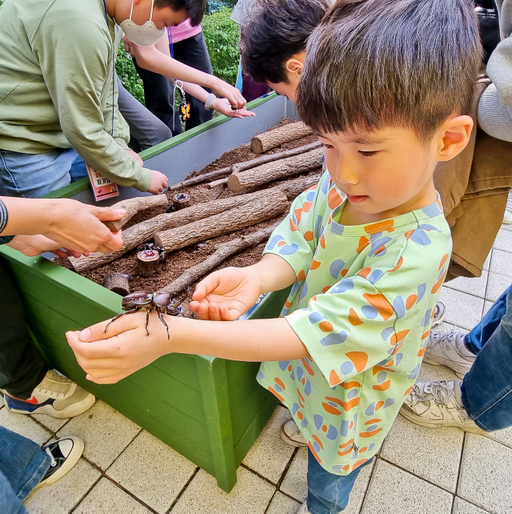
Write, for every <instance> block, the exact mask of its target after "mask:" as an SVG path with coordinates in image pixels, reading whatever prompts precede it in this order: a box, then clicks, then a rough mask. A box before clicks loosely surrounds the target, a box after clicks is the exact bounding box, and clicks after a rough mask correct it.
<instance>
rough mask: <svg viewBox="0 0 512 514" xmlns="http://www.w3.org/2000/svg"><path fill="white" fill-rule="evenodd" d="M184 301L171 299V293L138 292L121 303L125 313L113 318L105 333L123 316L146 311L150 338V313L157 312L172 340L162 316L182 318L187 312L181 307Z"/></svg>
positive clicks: (147, 331) (127, 296)
mask: <svg viewBox="0 0 512 514" xmlns="http://www.w3.org/2000/svg"><path fill="white" fill-rule="evenodd" d="M182 301H183V300H177V299H176V298H174V297H171V295H170V294H169V293H151V292H150V291H138V292H136V293H131V294H129V295H126V296H125V297H124V298H123V300H122V303H121V308H122V309H123V311H125V312H122V313H121V314H118V315H117V316H115V317H114V318H112V319H111V320H110V321H109V323H108V324H107V326H106V327H105V332H107V329H108V327H109V325H110V323H112V322H113V321H115V320H116V319H118V318H120V317H121V316H124V315H125V314H131V313H132V312H139V311H145V312H146V334H147V335H148V336H149V330H148V323H149V313H150V312H152V311H156V312H157V313H158V318H159V319H160V321H161V322H162V323H163V324H164V325H165V329H166V330H167V339H170V338H171V337H170V335H169V327H168V325H167V323H166V322H165V319H164V317H163V316H162V314H170V315H171V316H181V315H182V314H183V312H184V310H185V309H183V308H182V307H180V304H181V303H182Z"/></svg>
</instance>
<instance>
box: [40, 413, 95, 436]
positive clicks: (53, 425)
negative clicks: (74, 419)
mask: <svg viewBox="0 0 512 514" xmlns="http://www.w3.org/2000/svg"><path fill="white" fill-rule="evenodd" d="M31 416H32V417H33V418H34V419H35V420H36V421H37V422H38V423H41V425H44V426H45V427H46V428H48V430H51V431H52V432H53V433H55V434H56V433H57V432H58V431H59V430H60V429H61V428H62V427H63V426H64V425H65V424H66V423H67V422H68V421H69V419H57V418H52V417H51V416H48V415H47V414H31ZM80 416H87V413H85V412H84V413H83V414H80Z"/></svg>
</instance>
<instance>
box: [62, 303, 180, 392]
mask: <svg viewBox="0 0 512 514" xmlns="http://www.w3.org/2000/svg"><path fill="white" fill-rule="evenodd" d="M165 319H166V321H167V323H168V324H172V317H171V316H166V318H165ZM110 321H111V320H106V321H103V322H101V323H98V324H96V325H93V326H91V327H88V328H86V329H84V330H82V331H81V332H67V333H66V338H67V340H68V344H69V346H71V348H72V350H73V352H75V356H76V360H77V361H78V364H79V365H80V366H81V367H82V368H83V369H84V370H85V372H86V373H87V376H86V378H87V379H88V380H91V381H92V382H96V383H97V384H114V383H116V382H118V381H119V380H121V379H123V378H125V377H127V376H128V375H131V374H132V373H134V372H135V371H138V370H139V369H141V368H144V367H145V366H147V365H148V364H151V363H152V362H153V361H154V360H156V359H158V358H159V357H161V356H162V355H164V354H166V353H169V351H170V349H171V348H172V343H170V342H169V340H168V339H167V332H166V330H165V327H164V325H163V323H162V322H161V321H160V320H159V319H158V314H157V313H156V312H151V313H150V315H149V324H148V331H149V336H148V334H147V332H146V313H144V312H135V313H131V314H127V315H125V316H121V317H120V318H119V319H117V320H116V321H114V322H112V323H110ZM169 329H170V331H171V328H170V326H169ZM171 334H172V331H171Z"/></svg>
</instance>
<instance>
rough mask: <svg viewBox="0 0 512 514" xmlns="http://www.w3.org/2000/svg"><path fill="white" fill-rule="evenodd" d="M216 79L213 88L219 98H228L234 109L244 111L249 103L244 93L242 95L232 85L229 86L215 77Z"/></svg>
mask: <svg viewBox="0 0 512 514" xmlns="http://www.w3.org/2000/svg"><path fill="white" fill-rule="evenodd" d="M215 79H216V80H215V82H214V84H213V86H212V89H213V90H214V91H215V93H216V94H217V95H218V96H222V97H224V98H226V100H227V101H228V102H229V103H230V105H231V107H233V109H243V108H244V107H245V104H246V103H247V101H246V100H245V98H244V97H243V96H242V93H240V91H239V90H238V89H237V88H236V87H234V86H232V85H231V84H228V83H227V82H224V81H223V80H221V79H219V78H217V77H215Z"/></svg>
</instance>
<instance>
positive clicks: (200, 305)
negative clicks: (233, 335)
mask: <svg viewBox="0 0 512 514" xmlns="http://www.w3.org/2000/svg"><path fill="white" fill-rule="evenodd" d="M250 270H251V268H250V267H247V268H224V269H222V270H219V271H215V272H214V273H211V274H210V275H208V276H207V277H206V278H205V279H203V280H201V282H199V284H197V286H196V289H195V291H194V295H193V296H192V302H190V309H191V310H192V311H193V312H195V313H196V314H197V315H198V317H199V319H205V320H206V319H208V320H213V321H232V320H235V319H237V318H239V317H240V316H241V315H242V314H243V313H244V312H246V311H247V310H248V309H250V308H251V307H252V306H253V305H254V303H255V302H256V300H257V299H258V297H259V295H260V294H261V284H260V281H259V279H258V277H257V276H256V275H255V274H254V273H252V272H251V271H250Z"/></svg>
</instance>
